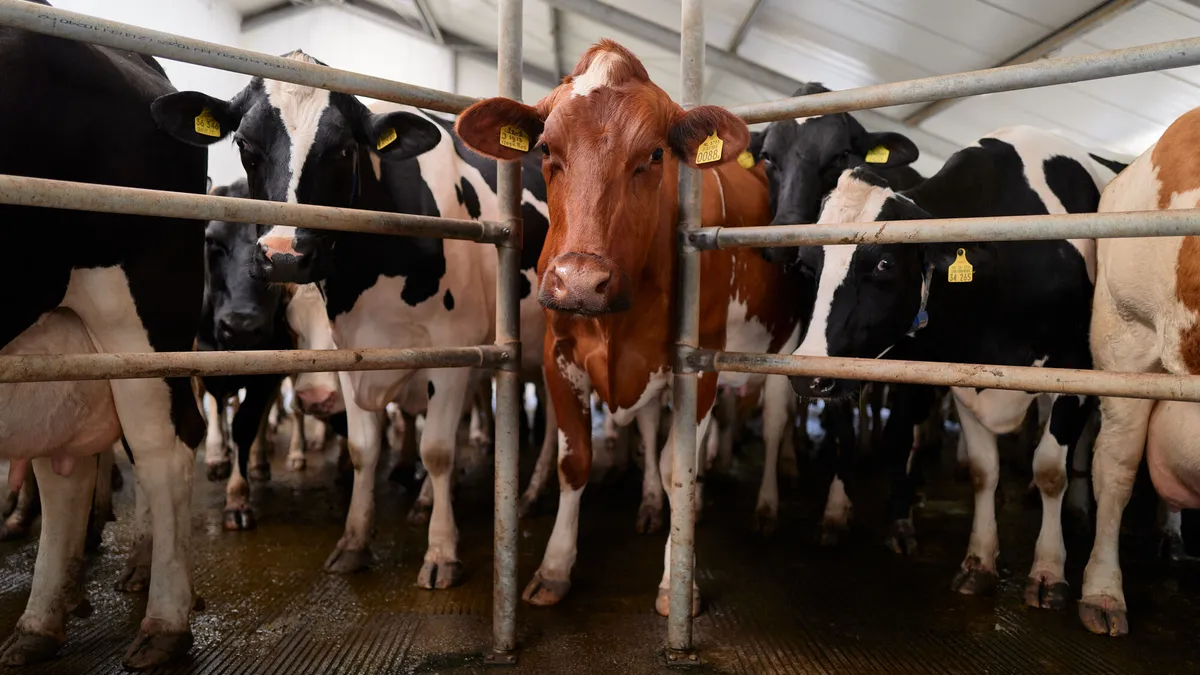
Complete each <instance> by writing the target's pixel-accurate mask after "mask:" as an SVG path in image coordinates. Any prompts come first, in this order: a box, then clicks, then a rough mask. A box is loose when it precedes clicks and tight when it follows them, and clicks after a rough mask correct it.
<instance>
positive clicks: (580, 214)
mask: <svg viewBox="0 0 1200 675" xmlns="http://www.w3.org/2000/svg"><path fill="white" fill-rule="evenodd" d="M456 130H457V131H458V134H459V136H460V137H461V138H462V139H463V141H465V142H466V143H467V145H469V146H471V147H472V148H474V149H475V150H476V151H478V152H481V153H482V154H484V155H487V156H489V157H494V158H497V159H517V158H519V157H521V156H522V155H523V154H524V152H525V151H526V150H528V151H531V152H537V153H539V154H540V155H541V156H542V174H543V176H544V177H545V179H546V193H547V203H548V206H549V210H550V228H549V231H548V233H547V236H546V243H545V245H544V246H543V248H542V254H541V258H540V259H539V261H538V275H539V278H540V288H539V295H538V298H539V300H540V301H541V303H542V305H543V306H545V307H547V308H549V309H553V310H557V311H562V312H569V313H573V314H580V315H585V316H596V315H603V314H609V313H613V312H620V311H622V310H625V309H628V308H629V306H630V303H631V298H632V296H633V294H634V291H635V290H636V288H637V286H638V285H639V284H640V283H642V282H643V275H644V274H648V273H650V269H651V268H650V267H649V266H648V265H647V263H648V261H649V260H650V259H651V257H652V256H657V257H662V256H669V255H673V253H671V252H673V251H674V244H673V239H671V238H673V237H674V236H675V235H674V228H675V222H676V219H677V206H676V196H677V193H678V190H677V181H678V166H679V162H684V163H686V164H688V165H689V166H696V159H697V151H698V149H699V147H700V145H701V144H702V143H704V142H705V141H706V139H708V138H709V137H710V136H711V135H713V134H716V135H717V137H718V138H719V139H721V142H722V148H721V151H720V152H719V153H716V154H715V155H714V156H713V161H712V162H711V163H709V162H706V163H705V164H703V167H704V168H709V167H715V166H718V165H719V164H721V163H723V162H726V161H729V160H732V159H734V158H736V157H737V156H738V155H739V154H740V153H741V152H742V151H743V150H744V149H745V148H746V146H747V144H748V143H749V132H748V130H747V128H746V125H745V124H744V123H743V122H742V121H741V120H740V119H739V118H737V117H735V116H733V115H731V114H730V113H728V112H727V111H725V110H724V109H722V108H716V107H712V106H700V107H697V108H692V109H691V110H688V111H684V110H683V109H682V108H680V106H679V105H678V104H676V103H674V102H673V101H671V99H670V97H669V96H667V94H666V93H665V92H664V91H663V90H662V89H660V88H658V87H657V86H655V85H654V84H653V83H652V82H650V79H649V75H648V74H647V73H646V69H645V68H644V67H643V66H642V64H641V62H639V61H638V60H637V58H636V57H635V56H634V55H633V54H631V53H630V52H629V51H628V50H626V49H625V48H623V47H621V46H620V45H617V44H615V43H613V42H610V41H602V42H600V43H598V44H597V45H595V46H593V47H592V48H591V49H590V50H588V52H587V54H585V55H584V57H583V59H582V60H581V61H580V62H579V64H578V65H577V66H576V68H575V71H574V74H573V75H572V76H571V77H569V78H567V79H566V80H564V82H563V84H561V85H559V87H558V88H557V89H555V90H554V91H553V92H551V93H550V94H549V95H548V96H547V97H546V98H544V99H542V100H541V101H540V102H539V103H538V104H537V105H536V106H533V107H531V106H525V105H521V104H519V103H516V102H514V101H510V100H507V99H488V100H485V101H481V102H479V103H477V104H475V105H474V106H472V107H471V108H468V109H467V110H466V111H464V112H463V114H462V115H461V116H460V117H459V119H458V123H457V126H456ZM514 135H516V136H518V137H520V138H522V139H526V140H527V141H528V142H527V144H526V143H521V142H518V143H513V142H512V140H513V137H514ZM513 145H516V146H518V147H516V148H514V147H512V146H513ZM706 147H708V146H706ZM661 267H662V266H659V270H661ZM657 271H658V270H656V271H655V273H657Z"/></svg>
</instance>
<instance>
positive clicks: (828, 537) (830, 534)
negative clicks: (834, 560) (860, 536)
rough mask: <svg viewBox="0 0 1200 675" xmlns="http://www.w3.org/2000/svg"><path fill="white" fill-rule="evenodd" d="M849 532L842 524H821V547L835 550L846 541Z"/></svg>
mask: <svg viewBox="0 0 1200 675" xmlns="http://www.w3.org/2000/svg"><path fill="white" fill-rule="evenodd" d="M847 532H848V530H847V528H846V526H845V525H843V524H841V523H833V522H823V523H821V537H820V542H821V546H824V547H826V548H835V547H837V546H839V545H841V543H842V542H843V541H844V538H845V536H846V534H847Z"/></svg>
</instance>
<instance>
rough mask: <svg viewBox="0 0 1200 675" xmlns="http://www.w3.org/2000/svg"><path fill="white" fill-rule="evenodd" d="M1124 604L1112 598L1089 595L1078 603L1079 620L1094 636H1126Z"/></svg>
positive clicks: (1126, 618)
mask: <svg viewBox="0 0 1200 675" xmlns="http://www.w3.org/2000/svg"><path fill="white" fill-rule="evenodd" d="M1124 604H1125V603H1123V602H1118V601H1117V599H1116V598H1114V597H1112V596H1108V595H1089V596H1087V597H1085V598H1083V599H1082V600H1080V601H1079V620H1080V621H1082V622H1083V627H1084V628H1087V629H1088V630H1090V631H1092V632H1093V633H1095V634H1096V635H1111V636H1113V637H1120V636H1122V635H1128V634H1129V617H1127V616H1126V615H1125V608H1124V607H1123V606H1122V605H1124Z"/></svg>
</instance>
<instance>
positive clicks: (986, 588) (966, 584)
mask: <svg viewBox="0 0 1200 675" xmlns="http://www.w3.org/2000/svg"><path fill="white" fill-rule="evenodd" d="M997 581H998V577H997V576H996V571H995V570H989V569H984V567H983V561H982V560H980V559H979V558H978V557H977V556H968V557H967V559H966V560H964V561H963V564H962V568H961V569H960V570H959V571H958V574H955V575H954V581H951V582H950V590H952V591H955V592H957V593H962V594H963V595H989V594H990V593H992V591H995V590H996V582H997Z"/></svg>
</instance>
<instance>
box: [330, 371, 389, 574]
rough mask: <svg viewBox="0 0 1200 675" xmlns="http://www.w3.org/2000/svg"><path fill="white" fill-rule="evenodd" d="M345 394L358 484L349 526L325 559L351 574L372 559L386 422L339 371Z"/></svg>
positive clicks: (334, 568)
mask: <svg viewBox="0 0 1200 675" xmlns="http://www.w3.org/2000/svg"><path fill="white" fill-rule="evenodd" d="M338 380H339V381H340V382H341V385H342V392H344V393H345V396H344V398H345V403H346V433H347V442H348V448H349V455H350V462H351V464H352V465H353V467H354V487H353V489H352V492H351V496H350V509H349V511H348V512H347V514H346V529H345V531H344V532H343V533H342V538H341V539H339V540H338V543H337V547H336V548H334V550H333V553H331V554H330V555H329V558H328V559H326V560H325V571H326V572H333V573H337V574H347V573H350V572H357V571H358V570H361V569H364V568H365V567H366V566H367V565H368V564H369V562H370V560H371V552H370V549H369V547H368V544H369V543H370V539H371V529H372V527H373V526H374V523H375V469H376V467H378V466H379V453H380V450H381V446H382V440H383V439H382V436H381V434H382V433H383V421H382V418H381V415H380V414H379V413H375V412H370V411H367V410H363V409H362V408H360V407H359V406H358V403H357V402H356V401H355V397H354V395H353V394H352V393H351V392H353V391H354V387H353V386H352V383H351V381H350V378H349V375H348V374H347V373H344V372H339V373H338Z"/></svg>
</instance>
